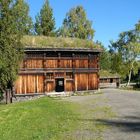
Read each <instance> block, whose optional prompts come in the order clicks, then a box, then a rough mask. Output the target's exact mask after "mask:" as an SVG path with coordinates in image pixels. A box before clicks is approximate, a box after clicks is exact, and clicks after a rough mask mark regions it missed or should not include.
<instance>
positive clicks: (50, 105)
mask: <svg viewBox="0 0 140 140" xmlns="http://www.w3.org/2000/svg"><path fill="white" fill-rule="evenodd" d="M95 96H97V98H94V99H92V98H90V96H89V100H87V101H84V102H83V101H81V102H79V103H77V102H69V98H68V100H67V99H66V100H61V99H52V98H48V97H44V98H40V99H37V100H33V101H26V102H20V103H14V104H10V105H2V104H1V105H0V140H94V139H96V140H101V139H102V132H103V131H104V130H105V129H106V126H105V125H104V124H101V123H99V122H97V121H96V120H97V119H103V118H109V117H110V116H112V111H111V108H110V107H107V106H104V105H103V106H102V105H100V102H106V100H104V99H102V98H101V96H102V95H95ZM87 134H88V136H87Z"/></svg>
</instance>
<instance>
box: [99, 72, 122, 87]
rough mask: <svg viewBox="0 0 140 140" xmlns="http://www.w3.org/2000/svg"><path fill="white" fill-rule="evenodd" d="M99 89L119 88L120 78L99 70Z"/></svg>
mask: <svg viewBox="0 0 140 140" xmlns="http://www.w3.org/2000/svg"><path fill="white" fill-rule="evenodd" d="M99 75H100V88H105V87H119V85H120V76H119V74H117V73H111V72H109V71H105V70H100V72H99Z"/></svg>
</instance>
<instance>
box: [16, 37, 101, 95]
mask: <svg viewBox="0 0 140 140" xmlns="http://www.w3.org/2000/svg"><path fill="white" fill-rule="evenodd" d="M26 38H27V37H26ZM30 38H31V37H30ZM38 38H39V37H38ZM43 38H44V40H45V41H46V42H49V41H48V40H49V39H48V38H45V37H43ZM36 40H37V37H32V39H31V41H30V42H28V43H27V41H26V39H25V42H26V43H27V44H26V43H25V45H26V48H25V50H24V51H25V56H24V60H23V62H22V64H21V66H20V71H19V77H18V79H17V81H16V82H15V93H16V95H32V94H44V93H45V94H47V93H50V92H62V91H65V92H75V91H88V90H97V89H98V87H99V74H98V72H99V54H100V52H101V50H100V49H99V48H96V47H95V45H94V47H91V44H89V42H88V45H89V46H90V47H91V48H90V47H87V48H84V46H83V47H71V46H70V47H60V46H61V45H62V44H61V45H60V44H58V46H57V47H56V46H55V47H54V46H49V45H52V44H51V43H50V44H49V45H48V44H43V45H42V46H41V47H40V45H38V44H37V43H36ZM68 40H70V39H68ZM41 41H43V40H42V38H41ZM53 41H56V39H53V40H52V42H53ZM59 41H60V40H59V39H58V40H57V41H56V43H53V44H57V42H59ZM61 41H62V39H61ZM72 41H73V42H75V43H76V44H78V43H77V42H76V41H75V40H72ZM78 41H79V42H80V43H82V41H83V40H78ZM83 44H84V43H83ZM29 45H30V46H29ZM67 45H69V43H68V44H65V46H67ZM85 45H86V43H85Z"/></svg>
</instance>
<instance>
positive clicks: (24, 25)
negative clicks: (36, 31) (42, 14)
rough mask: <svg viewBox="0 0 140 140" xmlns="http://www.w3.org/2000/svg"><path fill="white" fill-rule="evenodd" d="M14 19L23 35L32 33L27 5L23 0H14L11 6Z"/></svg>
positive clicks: (31, 23)
mask: <svg viewBox="0 0 140 140" xmlns="http://www.w3.org/2000/svg"><path fill="white" fill-rule="evenodd" d="M13 14H14V19H13V22H15V24H16V28H17V30H18V31H20V32H22V33H24V34H25V35H29V34H33V22H32V19H31V17H30V16H29V6H28V4H27V3H26V2H25V0H16V1H15V4H14V7H13Z"/></svg>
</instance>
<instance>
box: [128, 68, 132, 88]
mask: <svg viewBox="0 0 140 140" xmlns="http://www.w3.org/2000/svg"><path fill="white" fill-rule="evenodd" d="M131 75H132V69H131V70H130V72H129V76H128V82H127V86H129V85H130V81H131Z"/></svg>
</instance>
